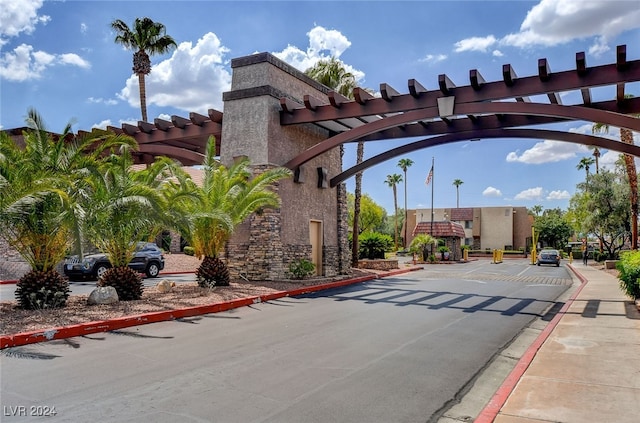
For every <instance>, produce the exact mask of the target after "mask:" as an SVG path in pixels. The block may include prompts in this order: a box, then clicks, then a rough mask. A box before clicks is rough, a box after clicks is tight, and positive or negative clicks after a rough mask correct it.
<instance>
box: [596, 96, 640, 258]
mask: <svg viewBox="0 0 640 423" xmlns="http://www.w3.org/2000/svg"><path fill="white" fill-rule="evenodd" d="M625 98H630V96H625ZM591 131H592V132H593V133H594V134H600V133H603V132H604V133H608V132H609V125H607V124H604V123H594V124H593V126H592V128H591ZM620 141H622V142H623V143H625V144H633V132H632V131H630V130H629V129H627V128H620ZM622 157H623V158H624V163H625V167H626V169H627V177H628V178H629V189H630V192H631V249H632V250H637V249H638V174H637V172H636V162H635V159H634V157H633V156H632V155H630V154H623V155H622Z"/></svg>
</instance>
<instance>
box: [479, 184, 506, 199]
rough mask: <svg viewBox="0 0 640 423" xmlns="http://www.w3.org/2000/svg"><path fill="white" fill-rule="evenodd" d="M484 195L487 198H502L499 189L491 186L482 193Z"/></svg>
mask: <svg viewBox="0 0 640 423" xmlns="http://www.w3.org/2000/svg"><path fill="white" fill-rule="evenodd" d="M482 195H483V196H485V197H502V192H501V191H500V190H499V189H498V188H494V187H491V186H489V187H487V188H486V189H485V190H484V191H482Z"/></svg>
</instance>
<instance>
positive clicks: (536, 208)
mask: <svg viewBox="0 0 640 423" xmlns="http://www.w3.org/2000/svg"><path fill="white" fill-rule="evenodd" d="M542 209H543V207H542V206H541V205H540V204H536V205H535V206H533V207H531V211H532V212H533V214H534V215H535V216H540V213H542Z"/></svg>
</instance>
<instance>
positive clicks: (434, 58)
mask: <svg viewBox="0 0 640 423" xmlns="http://www.w3.org/2000/svg"><path fill="white" fill-rule="evenodd" d="M446 59H447V55H446V54H427V55H426V56H424V57H423V58H422V59H420V62H428V63H438V62H442V61H443V60H446Z"/></svg>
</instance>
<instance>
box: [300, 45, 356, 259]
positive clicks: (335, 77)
mask: <svg viewBox="0 0 640 423" xmlns="http://www.w3.org/2000/svg"><path fill="white" fill-rule="evenodd" d="M305 74H306V75H308V76H309V77H311V78H313V79H315V80H316V81H318V82H319V83H321V84H323V85H326V86H327V87H329V88H331V89H333V90H334V91H336V92H337V93H339V94H341V95H343V96H345V97H347V98H350V99H353V89H354V88H356V87H357V84H356V78H355V76H354V75H353V74H352V73H351V72H349V71H348V70H347V69H346V67H345V66H344V63H342V62H341V61H340V60H338V59H337V58H336V57H330V58H329V59H326V60H320V61H319V62H318V63H316V64H315V65H314V66H312V67H311V68H309V69H307V70H306V71H305ZM363 160H364V141H358V145H357V148H356V165H358V164H360V163H362V161H363ZM354 194H355V199H354V207H353V231H352V246H351V248H352V250H351V264H352V266H353V267H357V266H358V235H359V233H360V230H359V227H358V226H359V224H360V203H361V198H362V172H358V173H356V178H355V192H354Z"/></svg>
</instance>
